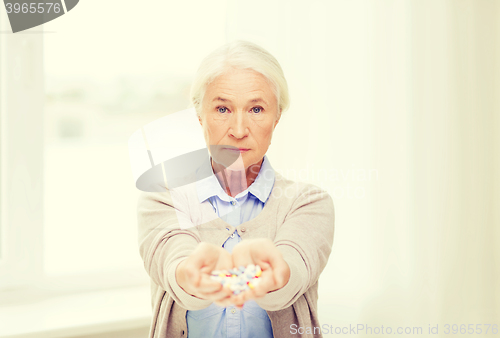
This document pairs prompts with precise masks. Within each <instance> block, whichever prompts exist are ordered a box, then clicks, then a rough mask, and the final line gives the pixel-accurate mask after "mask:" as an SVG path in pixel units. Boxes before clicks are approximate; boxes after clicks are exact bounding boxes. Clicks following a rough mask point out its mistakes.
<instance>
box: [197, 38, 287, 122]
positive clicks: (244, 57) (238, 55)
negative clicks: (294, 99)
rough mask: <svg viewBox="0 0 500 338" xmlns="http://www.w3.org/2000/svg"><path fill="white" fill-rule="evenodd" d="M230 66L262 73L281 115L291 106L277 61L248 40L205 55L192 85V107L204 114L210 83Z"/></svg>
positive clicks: (235, 42)
mask: <svg viewBox="0 0 500 338" xmlns="http://www.w3.org/2000/svg"><path fill="white" fill-rule="evenodd" d="M231 68H236V69H251V70H253V71H256V72H258V73H260V74H262V75H263V76H264V77H265V78H266V79H267V81H268V82H269V84H270V85H271V87H272V88H273V92H274V95H275V97H276V98H277V101H278V108H279V109H278V117H280V116H281V113H283V112H284V111H286V110H287V109H288V107H289V106H290V97H289V94H288V85H287V82H286V79H285V75H284V74H283V70H282V69H281V66H280V64H279V63H278V60H276V58H275V57H274V56H272V55H271V54H270V53H269V52H268V51H267V50H265V49H264V48H262V47H260V46H259V45H257V44H255V43H253V42H250V41H245V40H236V41H232V42H229V43H226V44H225V45H222V46H221V47H219V48H217V49H216V50H214V51H213V52H212V53H210V54H209V55H208V56H207V57H205V58H204V59H203V60H202V62H201V64H200V66H199V68H198V71H197V72H196V75H195V78H194V80H193V83H192V85H191V91H190V95H189V96H190V100H191V105H190V107H194V108H195V110H196V113H197V114H198V116H200V115H201V111H202V102H203V97H204V95H205V91H206V89H207V86H208V85H209V84H210V83H211V82H212V81H214V80H215V79H216V78H217V77H219V76H220V75H223V74H224V73H225V72H227V71H228V70H230V69H231Z"/></svg>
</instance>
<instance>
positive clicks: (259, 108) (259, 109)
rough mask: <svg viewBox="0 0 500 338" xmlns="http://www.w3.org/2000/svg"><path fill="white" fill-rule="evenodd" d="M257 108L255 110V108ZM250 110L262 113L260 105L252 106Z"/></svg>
mask: <svg viewBox="0 0 500 338" xmlns="http://www.w3.org/2000/svg"><path fill="white" fill-rule="evenodd" d="M256 109H257V110H256ZM252 112H254V113H256V114H258V113H262V107H253V108H252Z"/></svg>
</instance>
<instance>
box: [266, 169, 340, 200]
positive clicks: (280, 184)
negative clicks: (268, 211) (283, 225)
mask: <svg viewBox="0 0 500 338" xmlns="http://www.w3.org/2000/svg"><path fill="white" fill-rule="evenodd" d="M275 175H276V176H275V183H274V187H273V191H272V192H271V195H274V197H275V198H277V199H280V200H290V202H291V203H293V202H294V201H295V200H297V199H304V198H307V199H309V200H310V199H311V198H313V199H330V200H331V196H330V194H329V193H328V192H327V191H326V190H325V189H323V188H321V187H319V186H317V185H315V184H312V183H308V182H302V181H294V180H291V179H289V178H286V177H285V176H283V175H282V174H280V173H278V172H276V173H275Z"/></svg>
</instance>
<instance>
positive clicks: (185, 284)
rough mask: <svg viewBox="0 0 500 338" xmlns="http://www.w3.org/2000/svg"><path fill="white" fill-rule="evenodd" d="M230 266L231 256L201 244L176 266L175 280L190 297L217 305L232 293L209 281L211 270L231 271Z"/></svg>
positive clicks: (216, 248)
mask: <svg viewBox="0 0 500 338" xmlns="http://www.w3.org/2000/svg"><path fill="white" fill-rule="evenodd" d="M232 264H233V263H232V258H231V254H230V253H229V252H227V251H226V250H225V249H224V248H222V247H218V246H216V245H214V244H211V243H206V242H201V243H199V244H198V246H197V247H196V249H195V250H194V251H193V252H192V253H191V254H190V255H189V256H188V257H187V258H186V259H184V260H183V261H182V262H180V263H179V265H177V269H176V270H175V278H176V280H177V283H178V284H179V286H180V287H181V288H182V289H183V290H184V291H186V292H187V293H189V294H190V295H192V296H195V297H198V298H201V299H207V300H211V301H214V302H215V303H216V304H218V305H219V304H222V303H223V302H224V301H225V300H227V299H228V298H229V297H231V295H232V292H231V290H229V289H228V288H223V287H222V285H221V284H220V283H219V282H217V281H215V280H213V279H211V278H210V275H211V273H212V271H213V270H229V269H232V268H233V267H232ZM219 302H220V303H219Z"/></svg>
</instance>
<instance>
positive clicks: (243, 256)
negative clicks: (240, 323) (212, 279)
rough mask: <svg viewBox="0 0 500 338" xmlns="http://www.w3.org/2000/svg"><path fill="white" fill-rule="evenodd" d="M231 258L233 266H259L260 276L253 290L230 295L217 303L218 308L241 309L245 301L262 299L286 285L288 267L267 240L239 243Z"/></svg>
mask: <svg viewBox="0 0 500 338" xmlns="http://www.w3.org/2000/svg"><path fill="white" fill-rule="evenodd" d="M231 256H232V258H233V266H235V267H238V266H247V265H249V264H254V265H259V266H260V267H261V269H262V275H261V276H260V277H259V279H260V281H259V283H258V284H257V285H256V286H255V287H254V288H253V289H249V290H246V291H244V292H242V293H240V294H239V295H232V296H231V297H230V298H228V299H226V300H224V302H218V305H219V306H228V305H230V304H234V305H236V307H237V308H240V309H241V308H242V307H243V304H244V303H245V302H246V301H247V300H250V299H255V298H261V297H264V296H265V295H266V294H267V293H268V292H271V291H275V290H278V289H281V288H282V287H283V286H285V285H286V284H287V283H288V279H289V278H290V267H289V266H288V264H287V262H286V261H285V260H284V259H283V255H282V254H281V252H280V251H279V250H278V248H276V246H275V245H274V243H273V242H272V241H271V240H270V239H269V238H256V239H248V240H244V241H241V242H240V243H238V244H237V245H236V246H235V247H234V249H233V252H232V255H231Z"/></svg>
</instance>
